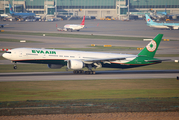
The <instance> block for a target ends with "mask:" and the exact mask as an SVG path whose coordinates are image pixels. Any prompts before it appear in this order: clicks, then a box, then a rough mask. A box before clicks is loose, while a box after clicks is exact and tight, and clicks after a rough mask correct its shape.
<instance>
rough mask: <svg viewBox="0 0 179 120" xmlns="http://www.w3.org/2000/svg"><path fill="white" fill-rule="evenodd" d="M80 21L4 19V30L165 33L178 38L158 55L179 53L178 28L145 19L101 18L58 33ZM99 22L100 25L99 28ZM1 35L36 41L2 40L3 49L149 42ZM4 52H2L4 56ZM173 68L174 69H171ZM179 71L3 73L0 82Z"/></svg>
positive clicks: (128, 76)
mask: <svg viewBox="0 0 179 120" xmlns="http://www.w3.org/2000/svg"><path fill="white" fill-rule="evenodd" d="M80 22H81V20H71V21H55V22H3V24H5V23H6V24H9V25H8V26H5V27H4V28H1V29H3V30H5V31H16V32H17V31H19V32H40V33H64V34H79V35H80V34H86V35H91V34H94V35H107V36H129V37H146V38H154V37H155V36H156V35H157V34H158V33H162V34H164V36H163V39H170V40H171V39H174V40H176V41H167V42H164V41H162V42H161V44H160V46H159V49H158V50H157V52H156V54H169V55H170V54H178V50H179V49H178V46H179V42H178V40H179V37H178V36H179V35H178V30H164V29H163V30H160V29H153V28H150V27H148V26H147V25H146V23H145V21H143V20H137V21H129V22H124V21H100V20H86V21H85V23H86V27H88V26H93V27H91V28H85V29H82V30H80V32H76V31H74V32H59V31H57V29H56V24H57V26H58V27H63V26H64V25H65V24H69V23H73V24H78V23H80ZM98 23H99V26H98V27H96V26H95V25H97V24H98ZM0 34H1V35H0V38H8V39H19V40H29V41H33V42H27V43H20V42H6V41H1V42H0V48H1V49H2V48H17V47H33V48H34V47H35V48H86V47H89V46H90V45H91V44H96V45H105V44H110V45H112V46H123V47H145V46H146V45H147V44H148V41H138V40H109V39H86V38H64V37H51V36H45V37H44V36H32V35H15V34H3V33H0ZM103 52H112V53H113V52H115V53H126V54H138V53H139V52H140V51H139V50H122V51H119V50H114V51H103ZM1 54H2V53H0V55H1ZM161 59H172V60H176V59H179V57H178V56H176V57H175V56H172V57H165V58H161ZM0 64H11V63H10V61H7V60H0ZM171 69H172V68H171ZM177 75H178V76H179V72H176V71H175V72H174V71H173V72H171V71H170V72H166V71H165V72H164V71H137V72H134V71H128V72H127V71H96V74H95V75H84V74H83V75H76V74H72V72H58V73H50V72H48V73H44V72H43V73H1V74H0V81H46V80H100V79H153V78H176V76H177Z"/></svg>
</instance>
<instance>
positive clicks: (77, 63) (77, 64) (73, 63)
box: [67, 60, 84, 70]
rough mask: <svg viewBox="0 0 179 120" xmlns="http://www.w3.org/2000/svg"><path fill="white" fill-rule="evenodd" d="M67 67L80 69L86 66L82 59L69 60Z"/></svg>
mask: <svg viewBox="0 0 179 120" xmlns="http://www.w3.org/2000/svg"><path fill="white" fill-rule="evenodd" d="M67 67H68V69H73V70H79V69H82V68H83V67H84V63H83V62H82V61H80V60H68V61H67Z"/></svg>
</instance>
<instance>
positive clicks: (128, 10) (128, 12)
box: [128, 0, 129, 19]
mask: <svg viewBox="0 0 179 120" xmlns="http://www.w3.org/2000/svg"><path fill="white" fill-rule="evenodd" d="M128 19H129V0H128Z"/></svg>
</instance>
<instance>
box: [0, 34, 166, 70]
mask: <svg viewBox="0 0 179 120" xmlns="http://www.w3.org/2000/svg"><path fill="white" fill-rule="evenodd" d="M162 37H163V34H158V35H157V36H156V37H155V38H154V39H153V40H152V41H150V42H149V43H148V45H147V46H146V47H145V48H144V49H143V50H142V51H141V52H140V53H139V54H137V55H132V54H119V53H103V52H87V51H74V50H54V49H40V48H14V49H10V50H8V51H6V53H3V55H2V56H3V57H4V58H6V59H8V60H11V61H12V62H13V63H14V69H17V66H16V63H17V62H22V63H39V64H47V66H48V67H49V68H52V69H58V68H59V69H60V68H61V67H63V66H67V70H68V69H72V70H74V71H73V73H74V74H82V73H85V74H95V71H93V70H92V69H96V68H100V67H106V68H122V69H126V68H134V67H141V66H146V65H153V64H157V63H161V62H162V61H167V60H166V59H165V60H161V59H157V58H154V55H155V53H156V51H157V49H158V46H159V44H160V41H161V39H162ZM84 67H86V68H88V71H84V70H82V69H83V68H84Z"/></svg>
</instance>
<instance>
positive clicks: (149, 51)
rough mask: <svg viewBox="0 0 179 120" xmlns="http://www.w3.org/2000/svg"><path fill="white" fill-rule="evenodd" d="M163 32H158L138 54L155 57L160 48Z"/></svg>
mask: <svg viewBox="0 0 179 120" xmlns="http://www.w3.org/2000/svg"><path fill="white" fill-rule="evenodd" d="M162 37H163V34H158V35H157V36H156V37H155V38H154V39H153V40H152V41H151V42H150V43H149V44H148V45H147V46H146V47H145V48H144V49H143V50H142V51H141V52H140V53H139V54H138V56H145V57H149V58H153V57H154V56H155V53H156V51H157V49H158V46H159V44H160V41H161V40H162Z"/></svg>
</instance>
